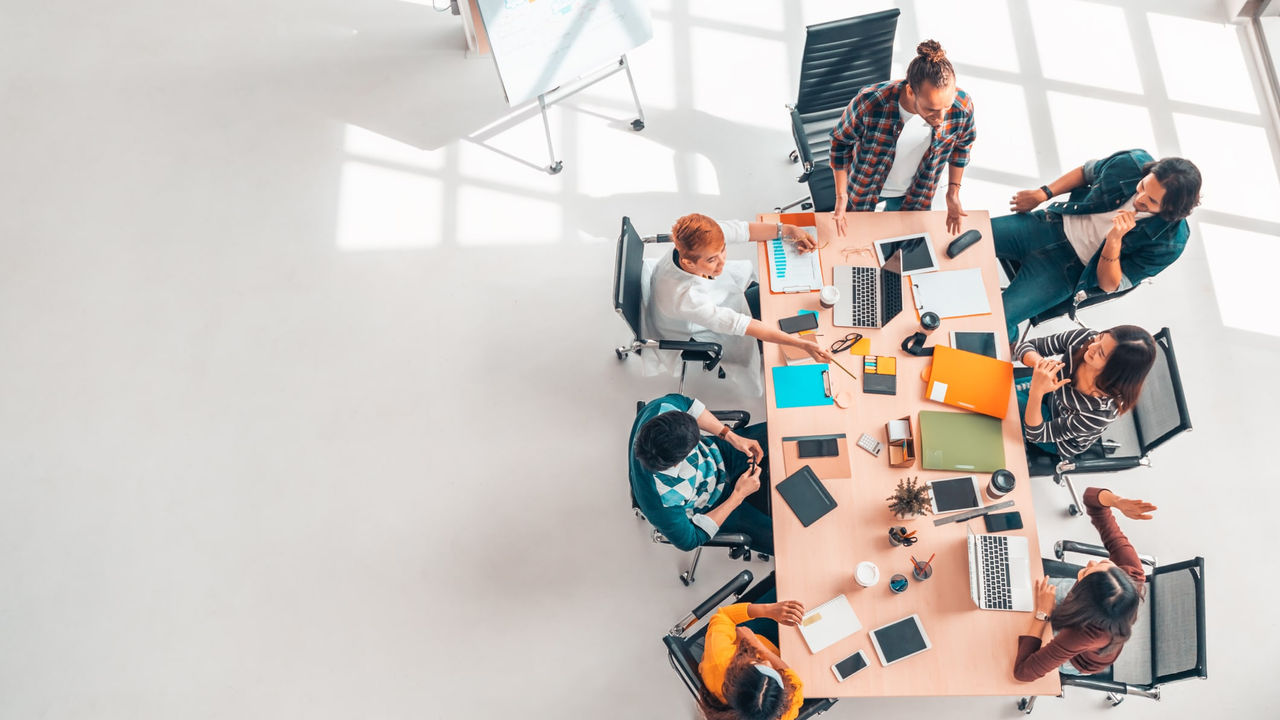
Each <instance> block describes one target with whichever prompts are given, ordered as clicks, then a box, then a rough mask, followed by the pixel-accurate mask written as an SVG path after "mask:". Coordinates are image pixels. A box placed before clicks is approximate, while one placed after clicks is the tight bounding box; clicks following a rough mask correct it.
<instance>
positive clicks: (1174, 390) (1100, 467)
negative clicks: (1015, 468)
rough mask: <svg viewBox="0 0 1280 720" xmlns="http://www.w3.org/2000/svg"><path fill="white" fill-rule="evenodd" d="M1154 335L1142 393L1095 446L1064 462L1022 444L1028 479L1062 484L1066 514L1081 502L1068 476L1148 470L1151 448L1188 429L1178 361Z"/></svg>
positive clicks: (1165, 331) (1022, 374)
mask: <svg viewBox="0 0 1280 720" xmlns="http://www.w3.org/2000/svg"><path fill="white" fill-rule="evenodd" d="M1154 337H1155V341H1156V348H1157V349H1158V350H1159V352H1157V353H1156V361H1155V364H1154V365H1152V366H1151V372H1150V373H1148V374H1147V379H1146V382H1144V383H1143V386H1142V395H1141V396H1139V397H1138V402H1137V404H1136V405H1134V407H1133V410H1130V411H1129V412H1127V413H1125V414H1124V415H1121V416H1120V417H1118V418H1116V420H1115V422H1113V423H1111V424H1110V425H1108V426H1107V429H1106V430H1103V431H1102V438H1101V439H1099V440H1098V442H1096V443H1094V444H1093V446H1092V447H1090V448H1089V449H1088V450H1086V451H1085V452H1083V453H1081V454H1079V455H1077V456H1075V457H1073V458H1063V457H1061V456H1059V455H1055V454H1053V453H1049V452H1046V451H1044V450H1042V449H1040V448H1039V447H1038V446H1035V445H1031V444H1027V445H1026V449H1027V467H1028V470H1029V472H1030V475H1031V476H1032V477H1044V476H1052V477H1053V482H1054V484H1056V485H1059V486H1063V485H1065V486H1066V488H1067V491H1068V492H1069V493H1071V505H1070V506H1068V507H1067V512H1069V513H1070V514H1072V515H1079V514H1080V498H1079V496H1078V495H1077V494H1076V490H1075V487H1074V486H1073V485H1072V484H1071V475H1074V474H1076V473H1103V472H1117V471H1120V470H1128V469H1130V468H1135V467H1139V466H1142V467H1151V460H1150V457H1149V456H1150V454H1151V451H1152V450H1154V449H1156V448H1157V447H1159V446H1161V445H1163V444H1164V443H1166V442H1168V441H1169V439H1171V438H1172V437H1173V436H1175V435H1178V434H1179V433H1182V432H1184V431H1187V430H1190V429H1191V415H1190V414H1189V412H1188V410H1187V398H1186V395H1185V394H1184V393H1183V391H1182V376H1181V375H1179V374H1178V360H1177V357H1176V356H1175V355H1174V353H1173V340H1172V339H1171V338H1170V337H1169V328H1162V329H1161V330H1160V332H1158V333H1156V334H1155V335H1154ZM1030 375H1031V369H1030V368H1018V369H1017V370H1016V371H1015V372H1014V377H1015V381H1016V379H1024V378H1027V377H1030Z"/></svg>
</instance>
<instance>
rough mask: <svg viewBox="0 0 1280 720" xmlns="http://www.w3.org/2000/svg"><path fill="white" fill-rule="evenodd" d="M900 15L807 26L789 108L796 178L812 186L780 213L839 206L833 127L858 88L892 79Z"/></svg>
mask: <svg viewBox="0 0 1280 720" xmlns="http://www.w3.org/2000/svg"><path fill="white" fill-rule="evenodd" d="M898 15H899V10H898V9H897V8H894V9H892V10H884V11H881V12H876V13H870V14H868V15H859V16H858V17H851V18H845V19H844V20H835V21H832V22H826V23H821V24H818V25H810V26H809V27H808V28H806V35H805V41H804V56H803V57H802V58H801V60H800V89H799V92H798V93H797V96H796V103H795V105H788V106H787V109H788V110H790V111H791V135H792V137H793V138H794V139H795V144H796V149H795V150H793V151H791V162H799V163H800V167H801V169H802V171H801V173H800V177H799V178H797V179H796V181H797V182H802V183H807V184H808V186H809V195H808V197H805V198H801V199H800V200H797V201H795V202H793V203H790V204H788V205H786V206H785V207H780V208H777V211H778V212H782V211H784V210H786V209H789V208H792V207H795V206H796V205H801V206H802V207H803V208H804V209H806V210H808V209H809V208H810V207H812V208H813V209H814V210H816V211H817V212H831V211H832V210H833V209H835V202H836V194H835V181H834V179H833V178H832V176H831V166H830V164H829V163H828V158H829V157H830V155H831V129H832V128H834V127H835V126H836V123H837V122H839V121H840V115H841V114H842V113H843V112H844V109H845V107H846V106H847V105H848V104H849V101H850V100H853V98H854V96H855V95H857V94H858V91H860V90H862V88H864V87H866V86H868V85H871V84H873V83H878V82H884V81H886V80H888V79H889V66H890V64H891V63H892V62H893V36H894V34H895V33H896V32H897V30H898Z"/></svg>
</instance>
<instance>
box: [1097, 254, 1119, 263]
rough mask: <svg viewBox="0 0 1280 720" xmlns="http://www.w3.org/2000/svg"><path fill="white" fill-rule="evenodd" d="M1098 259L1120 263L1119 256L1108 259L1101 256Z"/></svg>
mask: <svg viewBox="0 0 1280 720" xmlns="http://www.w3.org/2000/svg"><path fill="white" fill-rule="evenodd" d="M1098 257H1100V258H1102V259H1103V260H1106V261H1107V262H1120V256H1119V255H1117V256H1115V257H1107V256H1106V255H1102V254H1099V255H1098Z"/></svg>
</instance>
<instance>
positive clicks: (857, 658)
mask: <svg viewBox="0 0 1280 720" xmlns="http://www.w3.org/2000/svg"><path fill="white" fill-rule="evenodd" d="M866 666H867V656H866V655H864V654H863V653H862V651H861V650H859V651H858V652H856V653H854V654H852V655H850V656H849V657H847V658H845V659H843V660H841V661H840V662H838V663H836V664H835V665H832V666H831V672H833V673H835V674H836V681H838V682H844V681H845V680H848V679H849V678H850V677H852V676H853V675H854V674H855V673H857V672H858V671H859V670H862V669H863V668H865V667H866Z"/></svg>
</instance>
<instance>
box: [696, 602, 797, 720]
mask: <svg viewBox="0 0 1280 720" xmlns="http://www.w3.org/2000/svg"><path fill="white" fill-rule="evenodd" d="M750 619H751V618H750V617H749V616H748V615H747V603H738V604H736V605H727V606H725V607H722V608H720V610H719V611H718V612H717V613H716V614H715V615H714V616H713V617H712V618H711V621H710V622H708V623H707V635H706V638H705V639H704V640H703V649H702V662H700V663H698V673H699V674H701V675H702V682H703V683H705V684H706V686H707V689H708V690H710V691H711V694H712V695H715V696H716V698H717V699H719V700H720V701H721V702H724V701H725V700H724V694H723V689H724V673H725V671H726V670H728V669H729V663H731V662H733V656H734V655H737V654H738V631H737V627H738V625H740V624H742V623H744V622H746V621H748V620H750ZM760 643H761V644H762V645H764V646H765V647H767V648H769V649H770V650H772V651H773V652H774V653H778V647H777V646H776V645H774V644H773V643H772V642H770V641H769V639H768V638H763V637H762V638H760ZM779 654H780V653H779ZM779 674H780V675H782V678H783V679H784V680H785V681H787V682H789V683H791V684H792V685H794V686H795V688H796V691H795V693H794V694H793V695H792V696H791V706H790V707H788V708H787V710H786V712H784V713H783V714H782V717H781V718H780V719H779V720H795V718H796V716H797V715H799V714H800V704H801V703H803V702H804V694H803V693H802V692H801V685H800V677H799V676H798V675H796V674H795V672H793V671H792V670H791V669H790V668H788V669H786V670H783V671H782V672H781V673H779Z"/></svg>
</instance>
